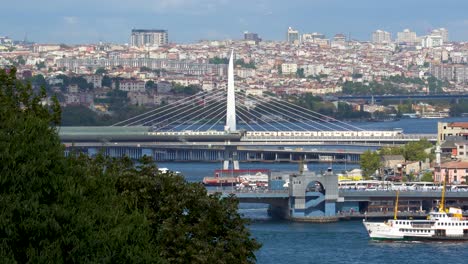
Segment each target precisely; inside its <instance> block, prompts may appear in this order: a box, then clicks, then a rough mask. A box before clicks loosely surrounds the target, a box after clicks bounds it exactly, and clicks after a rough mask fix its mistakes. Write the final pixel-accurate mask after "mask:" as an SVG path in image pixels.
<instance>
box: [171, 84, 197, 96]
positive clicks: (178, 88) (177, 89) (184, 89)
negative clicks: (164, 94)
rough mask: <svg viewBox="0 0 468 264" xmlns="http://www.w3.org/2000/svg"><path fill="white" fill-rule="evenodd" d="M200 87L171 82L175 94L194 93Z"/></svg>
mask: <svg viewBox="0 0 468 264" xmlns="http://www.w3.org/2000/svg"><path fill="white" fill-rule="evenodd" d="M201 90H202V89H201V88H200V86H197V85H193V84H191V85H188V86H183V85H180V84H178V83H172V92H173V93H175V94H186V95H194V94H196V93H198V92H200V91H201Z"/></svg>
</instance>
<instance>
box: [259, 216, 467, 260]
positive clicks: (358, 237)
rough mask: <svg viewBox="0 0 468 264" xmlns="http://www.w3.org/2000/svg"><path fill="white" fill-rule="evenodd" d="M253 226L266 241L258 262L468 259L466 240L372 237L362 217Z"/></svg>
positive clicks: (262, 239)
mask: <svg viewBox="0 0 468 264" xmlns="http://www.w3.org/2000/svg"><path fill="white" fill-rule="evenodd" d="M250 230H251V232H252V234H253V236H254V237H255V238H257V239H258V240H259V241H260V242H262V243H263V246H262V248H261V249H260V250H259V251H258V252H257V254H256V256H257V261H258V263H359V264H361V263H362V264H364V263H366V264H367V263H369V264H376V263H397V264H403V263H424V264H432V263H434V264H435V263H466V262H465V261H466V259H465V258H466V257H468V251H467V250H466V249H467V248H468V244H466V243H446V242H443V243H442V242H441V243H439V242H423V243H421V242H375V241H371V240H369V237H368V236H367V233H366V231H365V229H364V227H363V225H362V223H361V221H348V222H338V223H331V224H310V223H291V222H277V221H264V222H255V223H253V224H251V225H250ZM464 259H465V260H464Z"/></svg>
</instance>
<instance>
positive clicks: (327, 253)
mask: <svg viewBox="0 0 468 264" xmlns="http://www.w3.org/2000/svg"><path fill="white" fill-rule="evenodd" d="M158 165H159V166H160V167H167V168H170V169H171V170H178V171H180V172H181V173H182V174H183V175H184V176H185V178H186V179H187V180H188V181H191V182H197V181H201V180H202V179H203V177H204V176H207V175H212V174H213V170H215V169H218V168H220V167H221V164H218V163H175V162H173V163H159V164H158ZM297 166H298V165H297V164H289V163H273V164H270V163H268V164H266V163H241V168H268V169H271V170H284V171H297V169H298V168H297ZM328 166H329V165H328V164H309V168H310V169H311V170H321V169H323V170H324V169H326V168H327V167H328ZM357 166H358V165H355V164H353V165H347V166H346V169H348V170H349V169H352V168H356V167H357ZM333 167H334V170H335V171H340V170H344V169H345V165H344V164H338V165H333ZM239 212H240V213H241V214H243V215H244V217H246V218H250V219H252V223H251V224H250V225H249V229H250V230H251V233H252V236H253V237H255V238H256V239H257V240H258V241H259V242H260V243H262V248H261V249H260V250H259V251H257V252H256V256H257V262H258V263H260V264H267V263H359V264H361V263H362V264H378V263H397V264H403V263H424V264H432V263H434V264H436V263H465V262H464V260H463V259H464V258H466V257H468V250H466V249H468V243H446V242H443V243H439V242H424V243H422V242H375V241H371V240H370V239H369V237H368V235H367V233H366V231H365V229H364V226H363V225H362V222H361V221H342V222H338V223H330V224H314V223H296V222H288V221H278V220H274V219H271V218H270V217H269V216H268V214H267V206H266V205H263V204H241V205H240V209H239Z"/></svg>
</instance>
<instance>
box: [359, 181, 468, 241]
mask: <svg viewBox="0 0 468 264" xmlns="http://www.w3.org/2000/svg"><path fill="white" fill-rule="evenodd" d="M444 196H445V186H444V189H443V190H442V199H441V201H440V204H439V210H438V211H432V212H430V214H429V216H428V217H427V220H408V219H397V212H398V192H397V201H396V206H395V213H394V219H392V220H388V221H385V222H383V223H382V222H368V221H367V220H366V219H364V221H363V222H364V226H365V228H366V230H367V233H368V234H369V236H370V238H371V239H374V240H468V219H467V218H465V217H463V215H462V210H461V209H460V208H453V207H451V208H449V209H448V210H447V209H446V208H445V200H444Z"/></svg>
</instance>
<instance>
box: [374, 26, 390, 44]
mask: <svg viewBox="0 0 468 264" xmlns="http://www.w3.org/2000/svg"><path fill="white" fill-rule="evenodd" d="M372 42H374V43H390V42H392V39H391V35H390V32H387V31H383V30H380V29H378V30H376V31H374V32H373V33H372Z"/></svg>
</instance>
